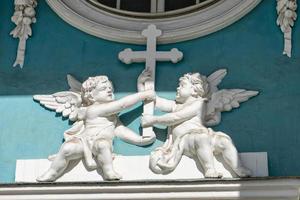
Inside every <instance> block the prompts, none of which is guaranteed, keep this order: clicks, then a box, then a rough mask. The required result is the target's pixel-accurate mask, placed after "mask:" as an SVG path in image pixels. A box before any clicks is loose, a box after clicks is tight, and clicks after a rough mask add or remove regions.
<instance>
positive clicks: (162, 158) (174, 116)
mask: <svg viewBox="0 0 300 200" xmlns="http://www.w3.org/2000/svg"><path fill="white" fill-rule="evenodd" d="M226 73H227V72H226V70H225V69H221V70H218V71H216V72H214V73H213V74H211V75H210V76H208V77H205V76H203V75H201V74H199V73H188V74H185V75H184V76H183V77H181V78H180V79H179V86H178V88H177V94H176V100H175V101H171V100H167V99H163V98H161V97H156V100H155V106H156V108H158V109H160V110H161V111H164V112H168V113H167V114H164V115H161V116H153V115H144V116H143V118H142V121H141V123H142V126H143V127H148V126H153V125H155V124H161V125H165V126H168V136H167V140H166V142H165V143H164V145H163V146H161V147H159V148H157V149H155V150H154V151H153V152H152V153H151V156H150V169H151V170H152V171H153V172H154V173H157V174H168V173H170V172H172V171H173V170H174V169H175V168H176V166H177V165H178V163H179V162H180V160H181V157H182V155H186V156H188V157H191V158H193V159H194V160H195V161H196V162H197V163H199V164H201V166H202V168H203V170H204V176H205V177H221V176H222V174H221V173H219V172H218V171H216V169H215V166H214V161H213V160H214V156H215V155H217V154H221V155H222V156H223V158H224V161H225V162H226V164H227V165H229V166H230V167H231V168H232V170H233V171H234V172H235V173H236V174H237V175H238V176H240V177H246V176H250V175H251V172H250V171H249V170H248V169H246V168H245V167H243V165H242V163H241V161H240V159H239V157H238V152H237V150H236V148H235V146H234V144H233V142H232V141H231V138H230V137H229V136H228V135H226V134H225V133H223V132H216V131H213V130H212V129H211V128H207V127H209V126H213V125H217V124H219V123H220V121H221V112H223V111H231V110H232V109H233V108H238V107H239V106H240V103H241V102H244V101H247V100H248V99H249V98H250V97H253V96H256V95H257V94H258V92H256V91H247V90H244V89H222V90H219V89H218V85H219V83H220V82H221V81H222V79H223V78H224V76H225V75H226ZM147 77H149V72H147V71H144V73H142V74H141V75H140V77H139V84H138V88H139V90H140V91H143V89H144V87H143V82H144V80H147Z"/></svg>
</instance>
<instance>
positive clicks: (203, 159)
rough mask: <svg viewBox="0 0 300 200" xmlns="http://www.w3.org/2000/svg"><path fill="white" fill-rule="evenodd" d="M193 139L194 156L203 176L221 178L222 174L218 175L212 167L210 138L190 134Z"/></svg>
mask: <svg viewBox="0 0 300 200" xmlns="http://www.w3.org/2000/svg"><path fill="white" fill-rule="evenodd" d="M190 137H194V138H193V141H194V142H195V147H196V154H197V157H198V159H199V161H200V163H201V165H202V167H203V170H204V176H205V177H206V178H217V177H221V176H222V174H220V173H218V172H217V171H216V169H215V166H214V154H213V149H212V145H211V137H210V136H209V135H207V134H191V135H190Z"/></svg>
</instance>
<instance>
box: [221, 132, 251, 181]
mask: <svg viewBox="0 0 300 200" xmlns="http://www.w3.org/2000/svg"><path fill="white" fill-rule="evenodd" d="M215 146H216V150H217V151H220V152H221V153H222V155H223V158H224V160H225V162H226V163H227V164H228V165H229V166H230V167H231V168H232V170H233V171H234V172H235V173H236V174H237V175H238V176H239V177H248V176H250V175H251V171H250V170H249V169H247V168H245V167H243V165H242V163H241V161H240V159H239V155H238V151H237V150H236V148H235V146H234V144H233V143H232V141H231V140H230V139H229V138H227V137H224V136H217V138H216V144H215Z"/></svg>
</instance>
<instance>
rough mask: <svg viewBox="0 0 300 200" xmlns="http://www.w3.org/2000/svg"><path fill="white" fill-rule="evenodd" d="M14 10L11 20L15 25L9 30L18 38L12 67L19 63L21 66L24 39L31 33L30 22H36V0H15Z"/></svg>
mask: <svg viewBox="0 0 300 200" xmlns="http://www.w3.org/2000/svg"><path fill="white" fill-rule="evenodd" d="M14 3H15V12H14V15H13V16H12V17H11V21H12V22H13V23H15V24H16V27H15V28H14V29H13V30H12V31H11V32H10V34H11V35H12V36H13V37H14V38H19V45H18V51H17V58H16V60H15V63H14V65H13V66H14V67H16V66H17V65H20V67H21V68H22V67H23V65H24V59H25V50H26V41H27V39H28V38H29V36H31V35H32V29H31V24H33V23H36V18H35V14H36V12H35V7H36V6H37V0H15V2H14Z"/></svg>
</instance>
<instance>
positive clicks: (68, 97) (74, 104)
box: [33, 91, 82, 121]
mask: <svg viewBox="0 0 300 200" xmlns="http://www.w3.org/2000/svg"><path fill="white" fill-rule="evenodd" d="M33 99H34V100H36V101H39V102H40V104H41V105H43V106H45V107H46V108H49V109H50V110H54V111H55V112H57V113H62V115H63V116H64V117H69V119H70V120H71V121H77V119H78V112H79V109H80V108H81V105H82V99H81V95H80V94H78V93H75V92H71V91H64V92H57V93H54V94H51V95H34V96H33Z"/></svg>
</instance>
